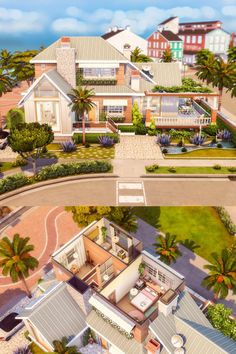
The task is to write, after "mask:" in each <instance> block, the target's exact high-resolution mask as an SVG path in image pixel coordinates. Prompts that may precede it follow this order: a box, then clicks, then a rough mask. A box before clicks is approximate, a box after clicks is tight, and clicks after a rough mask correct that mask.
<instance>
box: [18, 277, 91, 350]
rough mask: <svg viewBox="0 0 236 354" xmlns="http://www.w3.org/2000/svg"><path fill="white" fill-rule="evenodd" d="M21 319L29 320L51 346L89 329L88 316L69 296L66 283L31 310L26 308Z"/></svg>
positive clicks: (45, 296) (43, 298) (46, 295)
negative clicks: (55, 341)
mask: <svg viewBox="0 0 236 354" xmlns="http://www.w3.org/2000/svg"><path fill="white" fill-rule="evenodd" d="M20 317H21V318H22V317H26V318H29V319H30V321H31V322H32V323H33V325H34V326H35V327H36V328H37V329H38V330H39V332H40V333H41V334H42V335H43V337H44V338H45V339H46V340H47V341H48V342H49V343H50V344H51V345H52V342H53V341H54V340H55V339H58V340H61V338H62V337H64V336H66V337H70V336H76V335H77V334H79V333H80V332H81V331H83V330H84V329H85V328H86V327H87V325H86V322H85V317H86V316H85V314H84V313H83V312H82V310H81V309H80V308H79V305H78V304H77V303H76V302H75V300H74V299H73V298H72V296H71V295H70V294H69V292H68V290H67V286H66V284H65V283H61V284H60V285H58V286H57V287H56V288H54V290H52V291H51V292H50V293H48V294H45V295H44V297H42V299H41V301H39V302H38V303H37V302H36V303H35V305H33V306H32V307H31V308H26V310H25V311H24V312H22V313H21V314H20Z"/></svg>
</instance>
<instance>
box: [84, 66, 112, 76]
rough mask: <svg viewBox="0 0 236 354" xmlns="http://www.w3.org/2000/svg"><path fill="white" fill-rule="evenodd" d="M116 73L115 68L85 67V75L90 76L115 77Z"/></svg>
mask: <svg viewBox="0 0 236 354" xmlns="http://www.w3.org/2000/svg"><path fill="white" fill-rule="evenodd" d="M115 75H116V69H115V68H84V69H83V76H84V77H86V78H88V77H114V76H115Z"/></svg>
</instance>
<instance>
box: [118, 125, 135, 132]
mask: <svg viewBox="0 0 236 354" xmlns="http://www.w3.org/2000/svg"><path fill="white" fill-rule="evenodd" d="M118 130H120V131H121V132H122V133H134V132H135V130H136V128H135V126H134V125H118Z"/></svg>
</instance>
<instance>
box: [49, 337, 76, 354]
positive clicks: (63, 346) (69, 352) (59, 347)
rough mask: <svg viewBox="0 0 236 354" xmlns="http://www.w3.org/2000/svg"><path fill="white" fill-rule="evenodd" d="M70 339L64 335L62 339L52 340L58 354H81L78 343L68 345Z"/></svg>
mask: <svg viewBox="0 0 236 354" xmlns="http://www.w3.org/2000/svg"><path fill="white" fill-rule="evenodd" d="M68 343H69V340H68V338H66V337H63V338H62V339H61V340H60V341H59V340H54V341H53V342H52V344H53V346H54V351H55V352H56V353H58V354H79V352H78V350H77V347H76V345H73V346H68Z"/></svg>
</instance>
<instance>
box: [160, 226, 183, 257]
mask: <svg viewBox="0 0 236 354" xmlns="http://www.w3.org/2000/svg"><path fill="white" fill-rule="evenodd" d="M154 246H155V249H156V253H157V254H159V255H160V259H161V261H163V262H164V263H166V264H171V263H172V262H176V260H177V258H178V257H180V256H181V255H182V254H181V252H180V250H179V248H178V246H177V241H176V236H175V235H171V234H169V233H167V234H166V236H163V235H160V236H158V237H157V238H156V243H154Z"/></svg>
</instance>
